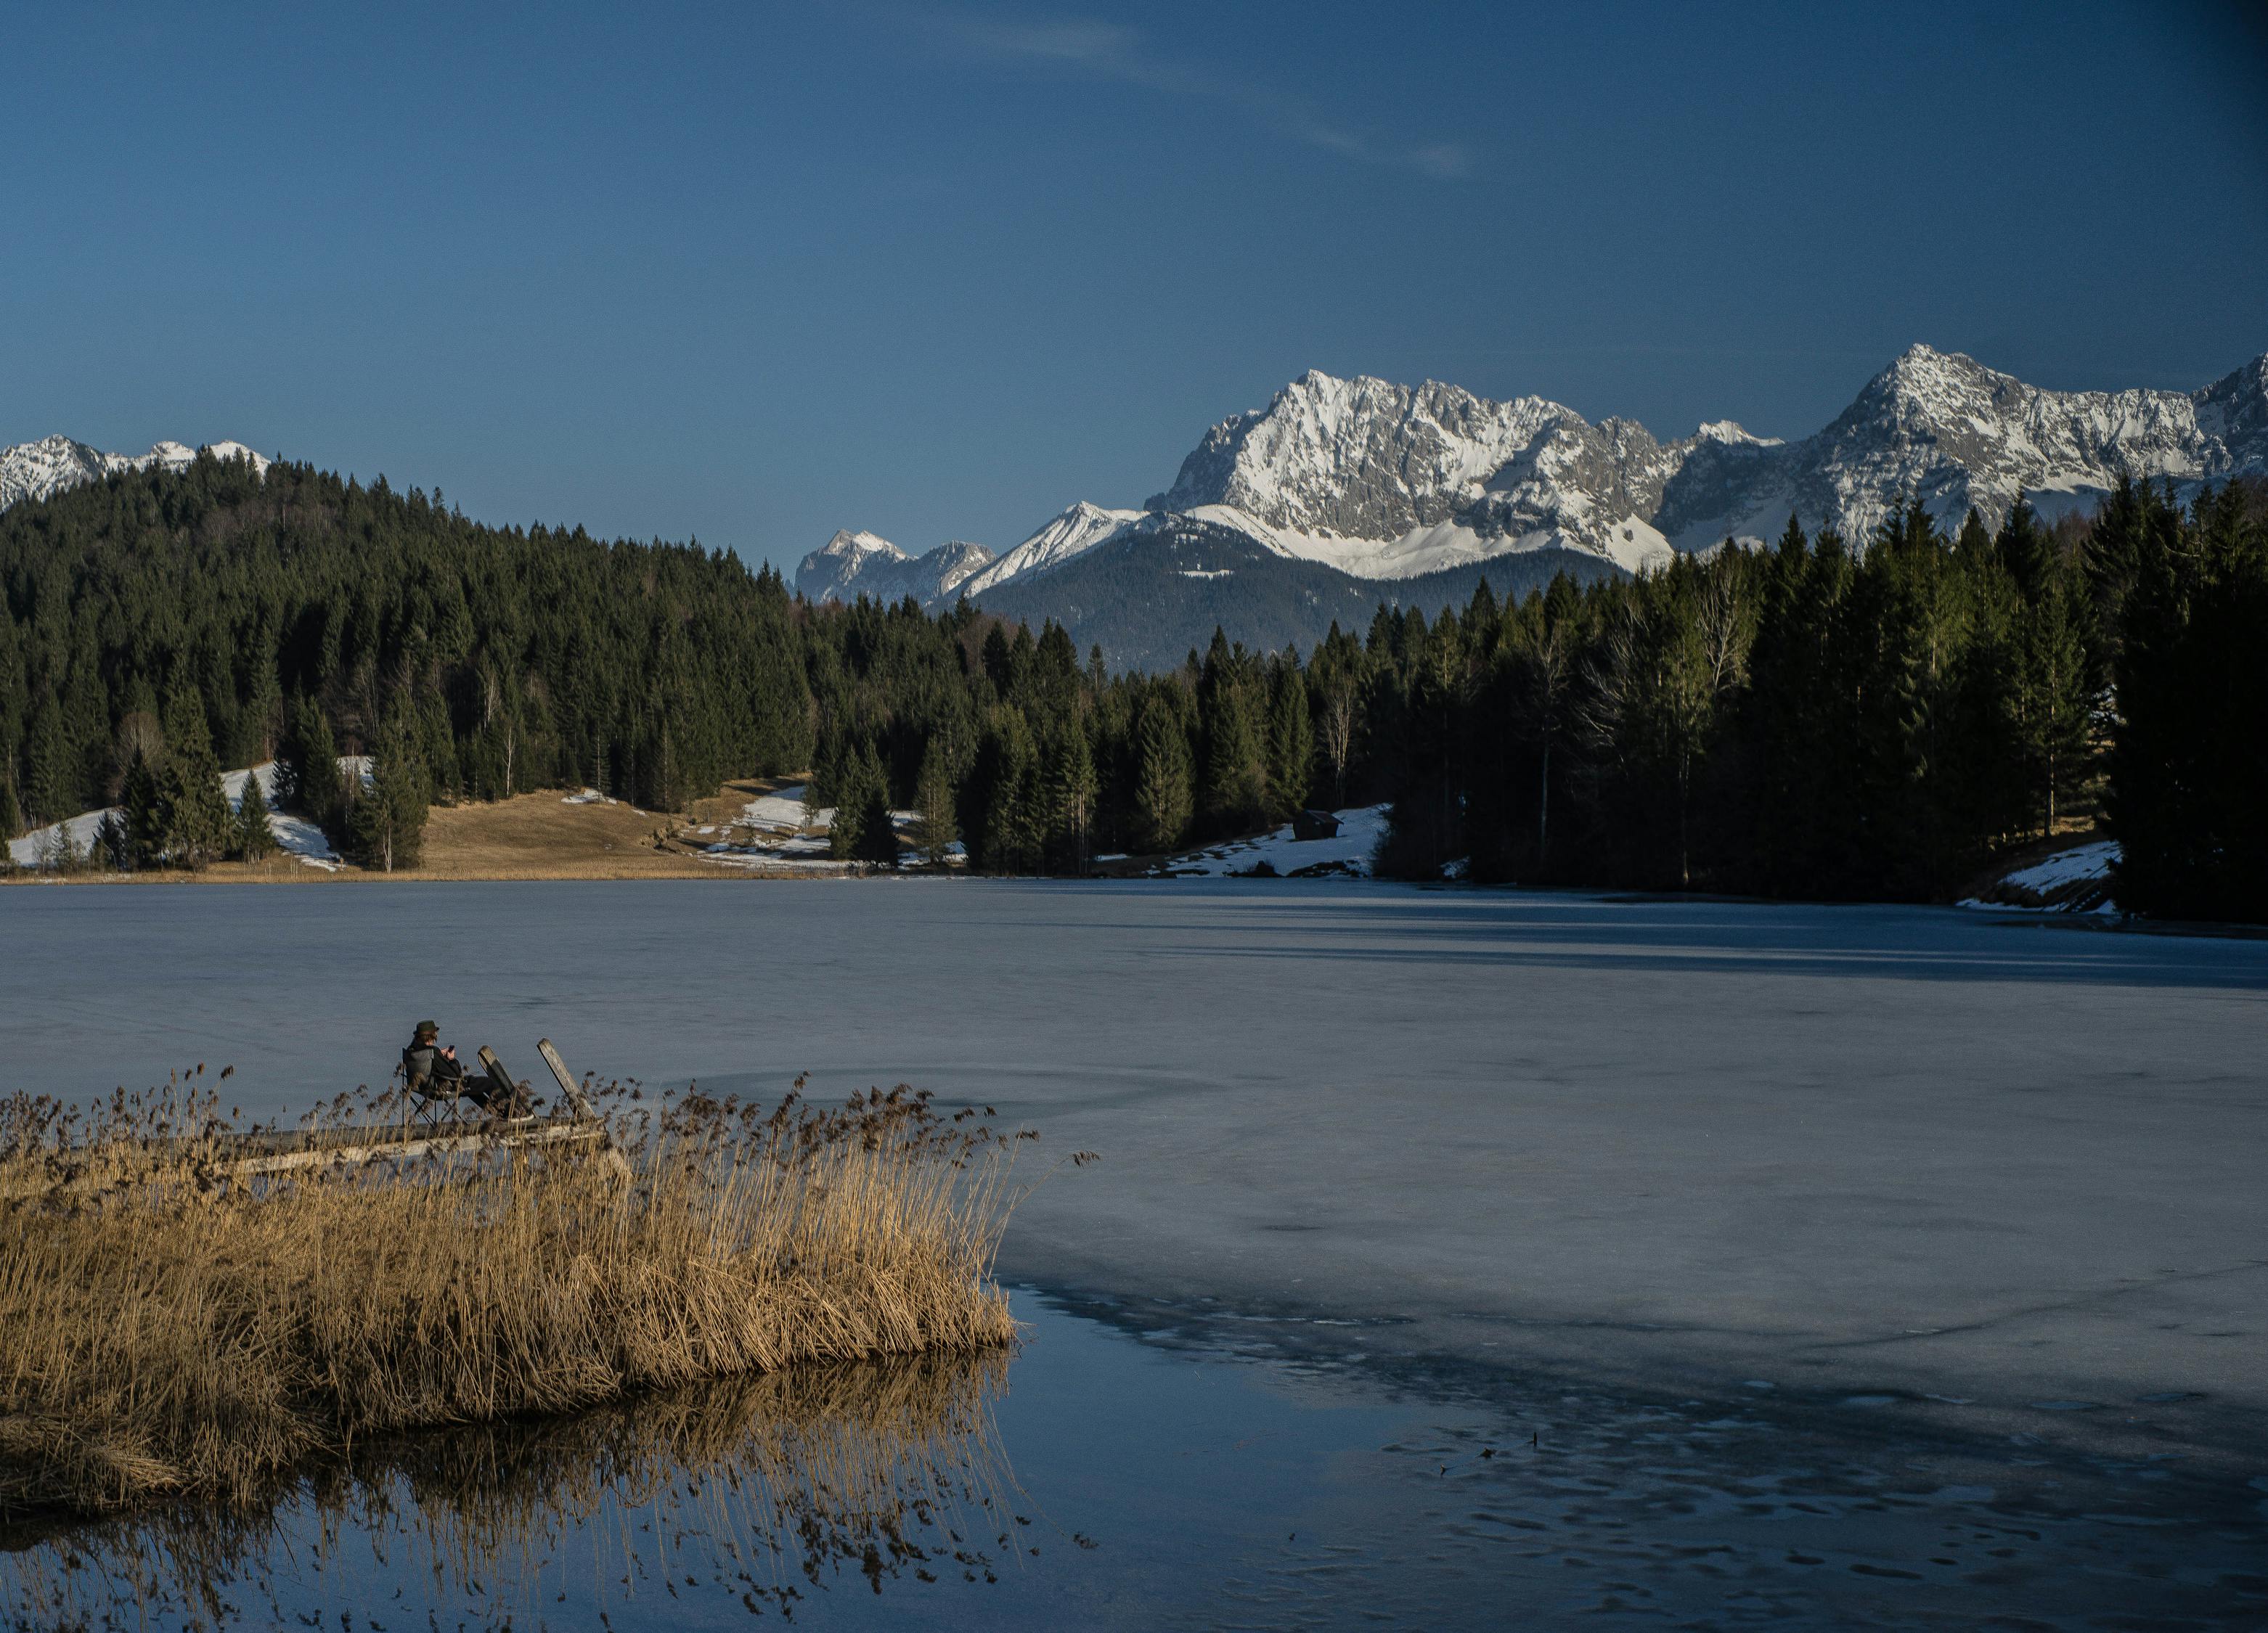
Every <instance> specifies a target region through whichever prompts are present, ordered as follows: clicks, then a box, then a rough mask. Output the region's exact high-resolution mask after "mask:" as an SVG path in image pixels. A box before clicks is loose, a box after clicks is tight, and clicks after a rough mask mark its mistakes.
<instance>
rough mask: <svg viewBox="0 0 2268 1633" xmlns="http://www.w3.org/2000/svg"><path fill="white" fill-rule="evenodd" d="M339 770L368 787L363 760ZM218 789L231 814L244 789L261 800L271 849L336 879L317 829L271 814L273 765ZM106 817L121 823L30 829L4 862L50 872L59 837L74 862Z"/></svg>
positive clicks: (85, 820)
mask: <svg viewBox="0 0 2268 1633" xmlns="http://www.w3.org/2000/svg"><path fill="white" fill-rule="evenodd" d="M339 770H340V771H341V772H342V774H343V773H348V772H352V773H354V774H355V775H357V776H359V777H360V778H361V779H362V784H363V786H364V787H365V788H367V787H369V786H370V761H369V758H368V757H367V756H365V755H360V754H348V755H342V756H341V757H340V759H339ZM220 787H221V792H222V793H223V794H224V795H225V796H226V797H227V799H228V804H229V808H230V809H231V810H232V811H241V810H242V809H243V808H244V793H245V790H246V789H247V788H257V789H258V790H259V791H260V798H261V801H262V802H263V803H265V804H266V805H267V806H268V829H269V832H270V833H272V834H274V835H276V849H278V850H281V851H283V852H284V855H286V856H289V857H297V858H298V860H299V861H300V862H302V863H304V864H306V865H307V866H309V867H315V868H320V869H322V870H323V871H324V872H327V873H335V872H338V871H339V869H340V868H341V867H342V866H343V865H345V864H343V863H342V862H341V861H340V859H339V854H338V852H337V851H335V850H333V849H331V842H330V841H329V840H328V839H327V838H325V837H324V835H323V830H322V829H321V828H317V827H316V826H315V825H314V824H313V822H310V821H309V820H307V819H306V818H305V817H302V816H293V815H292V814H291V813H289V812H285V811H278V810H277V809H276V762H275V761H272V760H264V761H261V763H260V764H258V765H256V766H247V767H245V768H244V769H241V770H238V771H224V772H222V773H221V776H220ZM109 816H115V817H116V818H117V819H118V820H120V821H122V822H123V821H124V820H126V813H125V811H124V809H123V808H122V807H121V806H118V805H108V806H106V807H104V808H103V809H102V810H100V811H85V812H81V813H79V814H78V815H77V816H75V817H72V818H71V819H70V820H68V821H64V822H50V823H48V826H47V827H45V828H34V829H33V831H32V832H30V833H28V834H26V835H24V836H23V837H22V838H20V839H11V840H10V841H9V842H8V859H9V860H10V861H11V862H12V863H14V864H16V865H17V866H18V867H22V868H43V867H48V866H52V865H54V864H55V862H56V861H57V860H58V857H57V856H56V850H57V849H58V846H57V843H56V839H57V836H58V835H63V836H65V837H66V838H67V840H68V842H69V843H70V847H71V859H72V860H73V861H77V860H78V859H79V858H81V857H85V855H86V853H87V851H88V850H89V848H90V847H92V845H93V843H94V836H95V834H96V833H97V832H98V831H99V829H100V828H101V827H102V821H103V819H104V818H105V817H109Z"/></svg>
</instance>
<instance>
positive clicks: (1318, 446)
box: [1150, 346, 2268, 577]
mask: <svg viewBox="0 0 2268 1633" xmlns="http://www.w3.org/2000/svg"><path fill="white" fill-rule="evenodd" d="M2263 473H2268V357H2262V358H2260V359H2257V360H2256V361H2254V362H2252V363H2250V364H2246V365H2244V367H2242V368H2241V369H2238V370H2236V371H2235V372H2233V373H2231V374H2229V375H2228V376H2227V377H2225V378H2224V379H2220V380H2217V381H2215V382H2214V383H2213V384H2212V385H2211V386H2206V387H2205V388H2204V389H2203V390H2200V391H2198V392H2194V393H2187V394H2184V393H2182V392H2174V391H2148V390H2134V391H2119V392H2100V391H2095V392H2057V391H2047V390H2043V389H2041V388H2039V387H2037V386H2028V385H2026V384H2025V383H2024V382H2022V381H2021V380H2019V379H2016V378H2014V376H2013V375H2008V374H2003V373H2000V372H1999V371H1995V370H1992V369H1988V368H1986V367H1985V366H1984V365H1983V364H1979V363H1977V362H1976V361H1975V360H1974V359H1973V358H1970V357H1963V356H1961V355H1959V354H1957V353H1945V352H1940V351H1937V350H1934V349H1932V348H1930V347H1927V346H1915V347H1913V348H1911V349H1909V350H1908V351H1907V352H1906V353H1905V354H1904V356H1902V357H1899V358H1897V359H1896V361H1895V362H1893V363H1892V364H1890V366H1889V368H1887V369H1885V370H1884V371H1882V372H1881V374H1879V375H1877V376H1875V378H1874V379H1873V380H1871V381H1869V382H1868V383H1867V386H1866V388H1865V389H1864V390H1863V391H1861V392H1860V393H1859V397H1858V399H1857V401H1854V402H1853V403H1852V405H1851V407H1850V408H1848V409H1846V410H1845V412H1844V413H1843V414H1842V415H1841V416H1838V417H1837V420H1836V421H1835V423H1833V424H1831V425H1829V426H1828V427H1826V428H1825V429H1824V430H1821V431H1819V432H1818V433H1816V434H1815V435H1814V436H1811V437H1808V438H1804V439H1802V440H1801V441H1800V442H1795V443H1786V442H1781V441H1778V440H1777V439H1773V438H1759V437H1756V436H1753V435H1751V434H1750V433H1749V431H1747V430H1744V429H1743V428H1742V427H1741V426H1740V425H1738V424H1736V423H1733V422H1731V421H1729V420H1717V421H1712V422H1710V423H1706V424H1705V425H1703V426H1701V427H1700V428H1699V429H1698V430H1697V431H1696V432H1695V434H1694V435H1693V436H1691V437H1689V438H1682V439H1680V440H1678V441H1675V442H1670V443H1663V442H1660V441H1657V440H1656V439H1655V438H1654V437H1653V434H1652V433H1651V432H1649V431H1648V430H1646V428H1645V427H1644V426H1643V425H1640V424H1638V423H1636V422H1634V421H1630V420H1622V419H1613V418H1609V419H1606V420H1602V421H1601V422H1600V423H1598V424H1596V425H1593V424H1591V423H1588V422H1587V421H1586V420H1584V419H1583V418H1582V416H1580V415H1578V414H1576V413H1575V412H1574V411H1573V410H1572V409H1571V408H1565V407H1563V406H1562V405H1560V404H1557V403H1554V402H1551V401H1547V400H1546V399H1543V398H1541V397H1521V398H1516V399H1514V400H1513V401H1509V402H1492V401H1489V400H1487V399H1485V398H1481V397H1476V396H1475V395H1473V394H1471V393H1469V392H1467V391H1464V390H1462V388H1460V387H1458V386H1445V385H1441V384H1440V383H1438V382H1433V381H1428V382H1427V383H1426V384H1425V385H1423V386H1415V387H1412V386H1396V385H1393V384H1391V383H1389V382H1388V381H1384V380H1377V379H1366V378H1365V379H1352V380H1342V379H1335V378H1333V377H1332V376H1330V375H1328V374H1322V373H1320V372H1316V371H1309V372H1308V373H1307V374H1305V375H1303V376H1301V377H1300V379H1297V380H1294V381H1292V384H1291V385H1289V386H1285V388H1284V389H1283V390H1282V391H1279V392H1278V393H1277V394H1276V396H1275V399H1274V400H1273V401H1271V402H1270V404H1269V406H1268V407H1267V408H1262V409H1256V410H1254V411H1252V412H1249V413H1246V414H1241V415H1237V416H1233V417H1231V418H1229V419H1226V420H1224V421H1222V422H1221V423H1219V424H1218V425H1216V426H1214V427H1213V428H1212V430H1211V431H1209V432H1207V433H1206V435H1205V438H1204V440H1203V441H1202V442H1200V443H1199V444H1198V445H1197V448H1196V450H1195V451H1194V452H1191V453H1190V454H1189V458H1188V459H1187V460H1184V461H1183V462H1182V470H1181V474H1180V476H1179V477H1178V478H1177V479H1176V481H1175V483H1174V486H1173V487H1172V488H1171V489H1167V491H1166V492H1165V493H1162V494H1160V495H1158V496H1157V497H1154V498H1153V499H1152V500H1151V501H1150V504H1151V508H1152V509H1153V510H1160V511H1188V512H1191V513H1196V514H1201V515H1206V516H1209V517H1211V518H1213V519H1217V520H1219V521H1221V522H1223V523H1224V524H1228V523H1229V521H1230V519H1229V516H1228V514H1227V512H1229V511H1236V512H1241V513H1242V514H1244V515H1246V516H1248V517H1249V518H1251V519H1252V520H1253V521H1255V522H1257V523H1259V524H1262V525H1263V526H1264V528H1265V533H1261V532H1259V531H1256V533H1255V536H1256V537H1265V538H1266V539H1268V540H1269V541H1270V542H1271V544H1272V545H1273V547H1274V548H1279V549H1281V550H1283V551H1284V552H1285V554H1288V555H1300V556H1303V557H1306V558H1307V559H1308V560H1311V561H1319V562H1324V563H1329V565H1332V566H1335V567H1337V568H1339V569H1340V570H1342V571H1345V572H1351V573H1354V574H1356V575H1358V576H1360V577H1403V576H1406V575H1409V574H1412V573H1419V572H1429V571H1434V570H1440V568H1442V567H1445V566H1454V565H1459V564H1462V563H1465V562H1469V561H1473V560H1481V559H1487V558H1489V557H1491V556H1494V555H1501V554H1506V553H1508V552H1511V551H1515V550H1525V549H1535V548H1543V547H1545V546H1551V545H1557V546H1564V547H1568V548H1579V549H1587V550H1590V551H1592V552H1594V554H1597V555H1603V556H1605V557H1607V558H1608V559H1609V560H1611V561H1614V562H1615V563H1617V564H1618V565H1621V566H1623V567H1624V568H1628V569H1631V570H1638V569H1640V568H1643V567H1646V566H1649V565H1653V564H1658V563H1661V562H1665V561H1667V560H1668V558H1669V553H1670V551H1671V550H1672V549H1673V548H1675V549H1683V550H1697V549H1702V548H1708V547H1710V546H1712V545H1715V544H1718V543H1720V542H1721V541H1724V540H1725V539H1726V538H1727V537H1734V538H1742V539H1749V540H1757V541H1762V540H1767V539H1770V538H1772V537H1774V536H1776V535H1777V534H1778V533H1779V531H1780V529H1781V528H1782V527H1784V526H1786V522H1787V519H1788V516H1789V515H1790V513H1791V512H1793V514H1795V515H1797V516H1799V517H1800V518H1801V519H1802V520H1803V522H1804V525H1805V526H1807V527H1808V528H1811V529H1814V530H1816V529H1818V528H1820V527H1822V526H1832V527H1834V528H1836V529H1837V530H1838V531H1839V532H1840V533H1842V534H1843V535H1844V537H1845V538H1846V539H1849V540H1852V541H1856V542H1859V543H1863V542H1864V541H1866V540H1867V539H1868V538H1869V537H1870V536H1871V535H1872V534H1873V533H1874V530H1875V529H1876V528H1877V527H1878V526H1881V523H1882V522H1883V521H1884V520H1885V519H1888V518H1889V516H1890V515H1891V514H1892V513H1893V512H1895V511H1896V509H1897V507H1898V506H1899V505H1900V504H1903V503H1904V502H1905V501H1906V500H1907V499H1909V498H1914V499H1918V500H1920V501H1921V502H1922V503H1923V504H1925V505H1926V506H1927V507H1928V509H1929V510H1930V511H1931V512H1932V514H1933V515H1934V516H1936V517H1937V518H1938V519H1939V520H1940V522H1943V523H1945V524H1947V525H1948V526H1955V525H1957V524H1958V523H1959V521H1960V520H1961V519H1962V516H1964V515H1965V514H1966V513H1967V511H1968V510H1969V508H1970V506H1971V505H1972V504H1973V505H1975V506H1976V507H1977V510H1978V511H1981V512H1982V513H1983V514H1984V516H1985V519H1986V521H1987V522H1988V523H1997V522H1998V521H1999V519H2000V518H2001V517H2003V516H2005V515H2006V514H2007V510H2008V507H2009V506H2010V505H2011V504H2014V502H2015V499H2016V497H2017V496H2018V495H2019V494H2029V495H2033V496H2036V497H2035V503H2036V504H2041V505H2042V506H2043V508H2045V509H2048V510H2050V511H2054V510H2058V509H2061V508H2065V507H2066V506H2069V505H2073V504H2083V503H2088V502H2090V501H2091V500H2092V499H2093V498H2094V497H2097V496H2099V495H2100V494H2102V492H2104V491H2105V490H2107V489H2110V488H2112V487H2114V486H2116V485H2117V482H2118V480H2119V477H2120V476H2121V475H2122V474H2131V475H2133V476H2135V477H2137V478H2154V477H2167V478H2170V479H2172V480H2173V481H2175V482H2176V483H2177V484H2183V485H2194V484H2195V483H2197V482H2209V481H2218V480H2221V479H2224V478H2226V477H2228V476H2231V475H2235V474H2263Z"/></svg>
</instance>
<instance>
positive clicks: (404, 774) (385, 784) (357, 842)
mask: <svg viewBox="0 0 2268 1633" xmlns="http://www.w3.org/2000/svg"><path fill="white" fill-rule="evenodd" d="M426 806H427V795H426V787H425V769H424V767H423V765H421V764H420V763H419V762H418V760H417V754H416V747H415V746H414V744H413V743H412V741H411V739H410V736H409V730H408V727H407V725H406V724H405V723H404V722H403V721H402V719H401V717H400V716H399V715H397V716H395V717H394V718H393V719H391V720H389V721H388V722H387V725H386V726H385V728H384V729H383V730H382V731H381V732H379V741H378V753H377V754H375V755H374V756H372V765H371V785H370V786H369V787H368V788H366V789H365V790H364V791H363V792H362V793H361V795H360V796H359V797H358V798H357V799H356V800H355V802H354V805H353V806H352V808H351V809H350V811H349V812H348V813H347V837H348V845H349V853H350V859H351V860H352V861H354V862H355V863H356V864H357V865H359V866H362V867H366V868H376V869H379V871H381V872H387V873H391V872H394V870H395V869H396V868H410V867H416V865H417V864H418V863H419V862H420V861H422V860H423V857H424V841H425V815H426Z"/></svg>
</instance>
